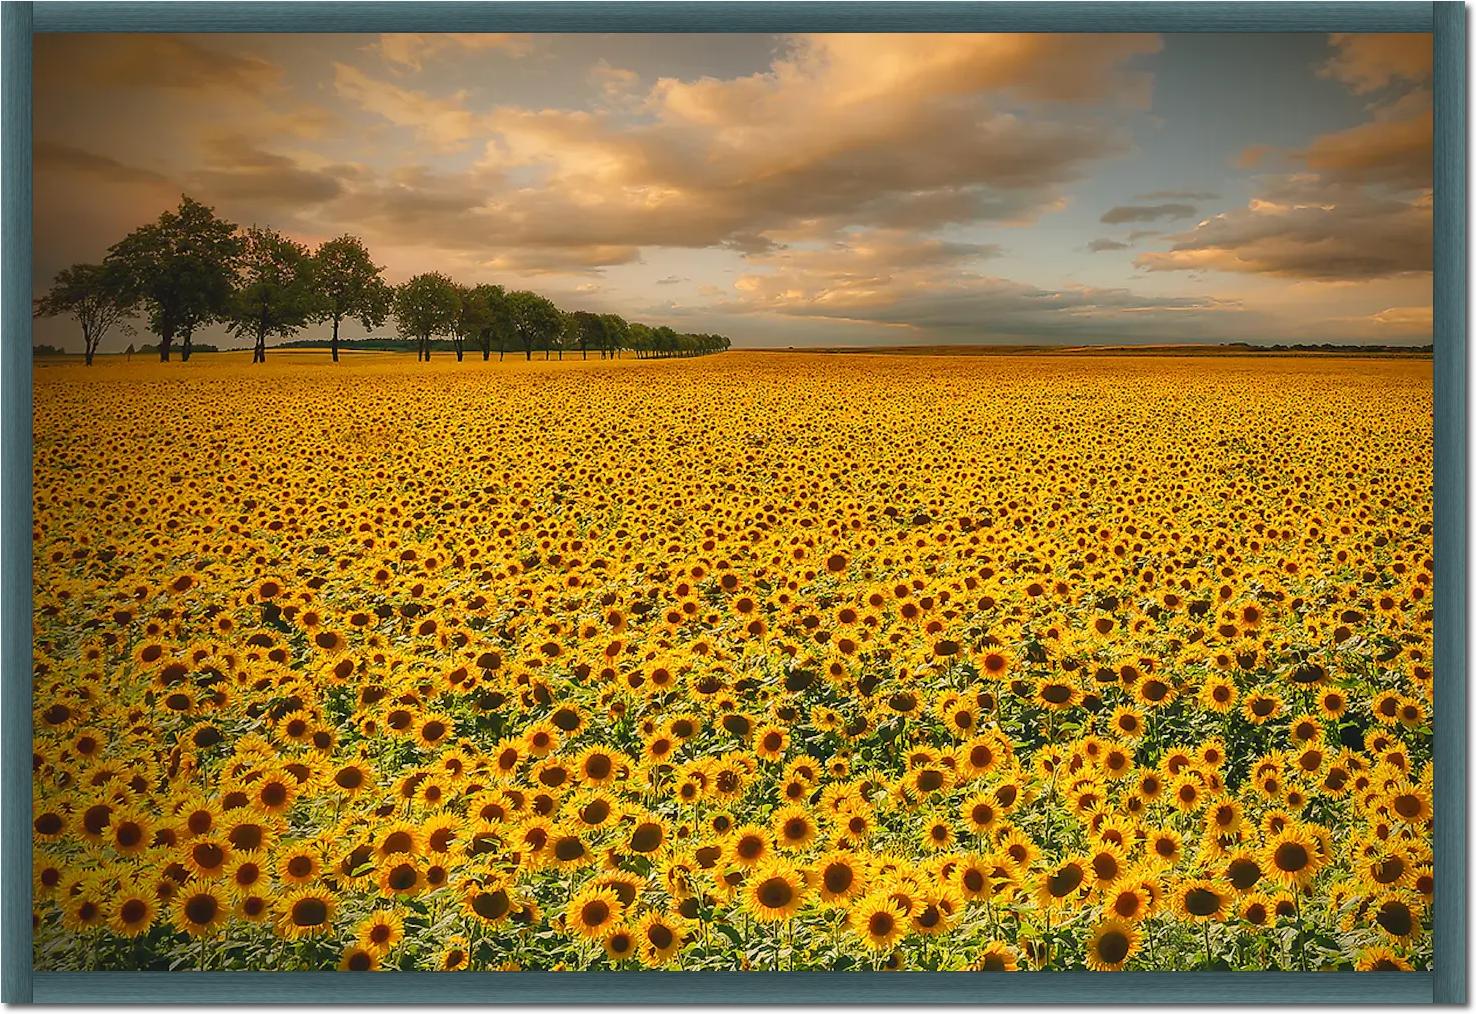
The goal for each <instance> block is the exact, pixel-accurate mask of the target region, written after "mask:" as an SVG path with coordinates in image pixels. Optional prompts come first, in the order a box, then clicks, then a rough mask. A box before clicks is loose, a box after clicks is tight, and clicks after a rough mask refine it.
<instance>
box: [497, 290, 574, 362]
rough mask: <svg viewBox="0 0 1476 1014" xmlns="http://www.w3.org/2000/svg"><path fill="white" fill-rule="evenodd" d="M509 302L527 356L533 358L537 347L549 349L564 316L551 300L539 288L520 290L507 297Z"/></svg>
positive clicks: (513, 324)
mask: <svg viewBox="0 0 1476 1014" xmlns="http://www.w3.org/2000/svg"><path fill="white" fill-rule="evenodd" d="M507 306H508V316H509V319H510V320H511V322H512V332H513V335H514V336H515V337H516V338H517V340H518V344H520V345H521V346H522V347H523V357H524V359H532V358H533V350H534V349H535V348H541V349H547V348H549V347H550V346H552V345H553V344H554V342H555V341H557V340H558V336H559V332H560V331H561V330H562V329H563V326H564V320H563V317H562V315H560V313H559V308H558V307H556V306H554V305H553V303H552V302H550V301H549V300H547V299H544V298H543V297H542V296H540V295H538V293H536V292H527V291H519V292H514V293H512V294H510V295H509V296H508V297H507Z"/></svg>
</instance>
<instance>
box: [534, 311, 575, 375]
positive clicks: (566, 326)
mask: <svg viewBox="0 0 1476 1014" xmlns="http://www.w3.org/2000/svg"><path fill="white" fill-rule="evenodd" d="M578 341H579V319H578V318H577V317H575V316H574V314H572V313H567V312H565V311H564V310H560V311H559V329H558V330H557V331H556V332H554V336H553V340H552V341H550V342H549V343H548V344H547V345H545V346H544V347H543V360H544V362H547V361H548V355H549V353H550V352H552V351H553V350H555V349H557V350H558V353H559V362H563V361H564V350H565V349H572V348H573V347H574V345H575V344H576V343H577V342H578Z"/></svg>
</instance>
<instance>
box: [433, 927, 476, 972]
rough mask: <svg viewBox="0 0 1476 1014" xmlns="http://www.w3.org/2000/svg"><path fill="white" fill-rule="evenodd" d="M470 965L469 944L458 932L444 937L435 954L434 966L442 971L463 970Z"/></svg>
mask: <svg viewBox="0 0 1476 1014" xmlns="http://www.w3.org/2000/svg"><path fill="white" fill-rule="evenodd" d="M470 966H471V945H470V944H469V943H468V942H467V939H466V937H464V936H462V935H461V934H460V933H457V934H455V935H454V936H450V937H447V938H446V942H445V943H444V944H442V945H441V949H440V951H439V952H438V953H437V954H436V964H435V967H436V969H437V970H438V971H442V972H464V971H466V969H467V968H469V967H470Z"/></svg>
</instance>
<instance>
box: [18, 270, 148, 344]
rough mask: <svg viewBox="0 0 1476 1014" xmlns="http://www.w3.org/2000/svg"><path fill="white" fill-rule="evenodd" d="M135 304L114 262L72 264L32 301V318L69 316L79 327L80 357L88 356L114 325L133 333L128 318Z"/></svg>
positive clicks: (135, 297)
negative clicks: (80, 331)
mask: <svg viewBox="0 0 1476 1014" xmlns="http://www.w3.org/2000/svg"><path fill="white" fill-rule="evenodd" d="M137 305H138V296H137V294H136V293H135V292H133V291H132V290H131V286H130V285H129V284H128V279H127V277H126V276H125V275H124V273H123V271H122V270H121V269H120V268H119V266H118V264H117V263H111V264H73V265H72V266H71V267H69V268H63V269H62V270H61V271H60V272H58V274H57V276H56V280H55V281H53V282H52V284H51V291H50V292H48V293H47V294H46V295H44V296H42V297H41V298H40V299H38V300H36V311H35V312H36V316H38V317H57V316H61V315H62V314H71V315H72V316H74V317H76V318H77V323H78V324H80V325H81V326H82V358H83V361H84V362H85V363H86V364H87V365H88V366H91V365H92V357H93V356H94V355H96V354H97V347H98V345H99V344H100V343H101V342H102V340H103V338H105V337H106V336H107V333H108V332H109V331H111V330H112V329H113V328H114V327H115V326H116V327H118V328H119V330H121V331H123V332H124V333H126V334H132V333H133V325H132V324H130V323H128V318H129V317H131V316H132V315H133V312H134V309H135V308H136V307H137Z"/></svg>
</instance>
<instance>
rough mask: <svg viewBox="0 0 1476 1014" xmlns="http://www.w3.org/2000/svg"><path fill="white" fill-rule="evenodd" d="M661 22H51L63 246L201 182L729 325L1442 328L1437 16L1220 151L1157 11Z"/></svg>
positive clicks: (260, 202) (53, 231) (384, 242)
mask: <svg viewBox="0 0 1476 1014" xmlns="http://www.w3.org/2000/svg"><path fill="white" fill-rule="evenodd" d="M654 41H655V40H651V39H649V38H648V39H645V40H644V41H642V40H635V42H634V43H633V44H632V45H629V46H624V45H621V44H617V43H615V42H611V41H609V40H597V39H595V38H594V37H567V36H565V37H557V36H523V35H456V34H428V35H408V34H406V35H401V34H396V35H384V36H368V35H364V36H341V37H328V36H324V37H307V36H281V37H271V36H240V37H231V36H203V35H201V36H168V37H132V36H112V37H101V36H68V37H65V38H63V37H47V38H42V39H39V40H38V43H37V100H38V112H37V137H36V202H37V218H36V221H37V244H36V265H37V272H38V278H49V277H50V276H51V275H52V274H54V273H55V271H56V270H58V269H59V268H60V267H62V266H64V265H65V264H67V263H71V262H74V261H81V260H95V259H96V258H98V257H100V256H101V255H102V253H103V252H104V251H105V250H106V247H107V245H108V244H110V243H111V242H113V241H115V240H116V239H117V238H118V237H119V236H121V235H122V234H123V233H125V232H127V231H128V230H129V229H131V228H133V227H135V226H137V225H138V224H140V223H142V222H144V221H147V220H149V219H151V218H153V217H154V216H156V215H157V214H159V212H161V211H163V210H164V209H165V208H167V207H170V206H172V205H173V204H174V203H176V202H177V201H178V199H179V195H180V194H181V193H182V192H187V193H189V194H191V195H192V196H194V197H196V198H198V199H200V200H203V201H205V202H206V203H207V204H210V205H212V206H214V207H215V208H216V209H217V210H218V212H219V213H220V214H221V215H222V216H224V217H226V218H228V219H230V220H231V221H235V222H239V223H242V224H269V225H272V226H275V227H277V228H279V229H282V230H283V231H285V232H287V233H288V234H290V235H292V236H294V237H296V238H298V239H300V240H302V241H304V242H310V243H312V242H318V241H321V240H322V239H323V238H326V237H329V236H333V235H337V234H340V233H342V232H345V231H349V232H353V233H355V234H357V235H360V236H362V237H363V238H364V239H365V241H366V242H367V243H368V245H369V246H370V249H371V250H373V251H374V254H375V257H376V260H377V261H378V262H380V263H383V264H385V265H386V266H387V269H388V271H389V273H390V276H391V278H392V280H399V279H400V278H403V277H405V276H407V275H409V274H412V273H415V272H417V271H422V270H432V269H434V270H444V271H447V272H450V273H452V274H454V275H455V276H456V277H458V278H459V279H462V280H465V281H483V280H488V281H498V282H503V283H507V284H513V285H518V286H521V285H532V286H533V287H536V288H540V289H542V290H543V291H547V292H549V293H552V294H559V293H562V294H565V295H567V296H568V298H570V299H572V300H576V302H575V303H574V306H575V307H576V308H577V307H580V306H589V307H592V308H597V309H603V308H609V309H612V310H617V311H620V312H630V313H633V314H634V313H641V312H649V313H651V314H652V315H653V319H654V315H655V314H657V313H661V314H668V313H670V314H681V313H688V314H693V315H699V316H700V315H703V314H705V315H707V316H706V317H705V318H703V319H704V323H703V324H702V325H701V327H700V328H699V329H703V330H726V325H724V324H722V323H721V320H722V319H725V315H731V316H732V317H733V318H734V319H742V320H754V319H757V318H758V317H760V316H764V319H765V320H779V321H784V320H788V321H794V322H796V324H797V325H802V326H803V327H805V328H810V329H811V330H810V331H809V332H807V333H813V334H823V333H824V332H823V331H820V330H818V329H819V328H820V327H822V326H823V324H824V322H826V321H835V322H860V323H861V324H865V325H867V326H875V327H878V328H884V329H887V330H888V331H892V330H896V329H903V330H911V331H914V332H916V333H917V334H919V335H922V334H923V333H924V332H926V331H929V330H930V329H931V330H939V331H943V332H946V333H948V334H950V335H957V336H964V335H973V334H978V335H1004V336H1014V337H1015V338H1017V339H1019V340H1027V338H1028V336H1034V337H1035V339H1037V340H1061V341H1067V340H1073V341H1074V340H1112V341H1131V340H1139V339H1144V340H1147V339H1153V340H1194V338H1195V337H1205V338H1217V337H1221V336H1223V337H1226V338H1239V337H1246V336H1251V337H1254V336H1257V335H1260V336H1270V335H1272V334H1275V335H1277V336H1279V337H1285V336H1293V337H1294V336H1295V335H1297V334H1299V333H1301V332H1300V331H1299V330H1298V329H1299V328H1308V329H1312V333H1334V334H1338V335H1349V336H1358V337H1362V338H1367V339H1368V340H1375V339H1376V338H1379V336H1388V335H1395V336H1407V337H1409V338H1418V337H1419V335H1418V328H1419V327H1420V326H1421V324H1420V323H1419V321H1420V318H1419V317H1418V315H1411V314H1404V313H1402V311H1404V310H1409V309H1411V308H1416V309H1417V308H1418V303H1419V301H1420V299H1421V298H1422V297H1421V296H1420V293H1419V291H1418V289H1417V287H1415V288H1411V287H1410V285H1409V284H1406V283H1410V282H1411V280H1414V281H1418V279H1420V278H1422V277H1427V273H1428V271H1429V267H1430V258H1431V251H1430V227H1431V219H1430V203H1429V197H1428V194H1429V190H1430V185H1429V179H1430V167H1431V157H1430V148H1431V141H1430V137H1431V117H1430V99H1429V90H1428V78H1429V65H1428V64H1429V61H1428V50H1429V39H1428V37H1422V38H1420V39H1414V40H1411V39H1410V38H1405V37H1400V38H1393V37H1383V36H1375V37H1365V36H1348V37H1333V38H1332V39H1331V40H1330V41H1329V40H1325V39H1316V40H1309V42H1307V43H1298V47H1299V48H1298V49H1297V52H1298V53H1299V54H1300V55H1299V57H1298V59H1299V60H1300V61H1301V62H1300V63H1299V67H1300V68H1301V71H1300V72H1301V73H1302V74H1303V75H1305V77H1306V78H1307V79H1308V80H1309V82H1310V83H1312V84H1314V85H1315V84H1316V81H1315V78H1316V76H1318V75H1322V76H1324V77H1326V78H1327V79H1329V80H1332V81H1337V82H1339V83H1340V84H1341V85H1342V86H1344V87H1345V88H1346V89H1347V93H1348V94H1349V95H1356V96H1357V98H1356V99H1354V101H1353V108H1360V107H1361V109H1362V113H1361V115H1362V117H1363V120H1362V122H1357V121H1356V120H1354V121H1353V122H1350V118H1351V117H1350V111H1349V107H1348V105H1347V104H1346V103H1345V104H1344V106H1343V107H1342V108H1340V109H1337V110H1335V111H1333V112H1329V113H1328V122H1327V126H1326V129H1323V130H1321V131H1313V132H1308V133H1307V134H1305V135H1304V140H1302V141H1301V142H1300V143H1298V142H1297V141H1296V137H1297V135H1296V134H1288V133H1287V132H1285V131H1282V132H1280V133H1272V132H1269V131H1268V132H1267V135H1266V136H1274V137H1276V138H1277V139H1278V143H1277V144H1274V145H1273V144H1269V143H1265V140H1264V137H1263V136H1257V133H1256V131H1255V130H1254V129H1250V130H1244V131H1242V132H1241V133H1239V134H1238V135H1237V136H1236V137H1235V140H1234V146H1233V147H1227V148H1225V149H1222V150H1219V151H1217V152H1216V153H1215V154H1214V156H1213V158H1212V159H1205V160H1202V161H1201V162H1199V163H1198V164H1197V163H1196V160H1195V159H1194V158H1193V156H1194V155H1195V152H1194V151H1193V150H1191V149H1190V148H1185V149H1183V151H1182V152H1180V151H1178V150H1176V149H1170V153H1171V155H1172V157H1170V158H1168V159H1165V158H1164V157H1163V156H1164V148H1163V141H1162V138H1163V137H1165V136H1168V133H1169V132H1172V131H1173V127H1172V125H1167V131H1165V127H1166V124H1165V122H1164V121H1162V120H1161V119H1160V118H1159V113H1158V110H1157V108H1156V104H1155V88H1157V89H1158V92H1159V95H1160V96H1161V95H1163V94H1165V93H1164V91H1163V85H1162V83H1161V82H1156V81H1155V74H1158V73H1164V72H1165V71H1164V70H1163V68H1164V67H1165V66H1166V65H1167V63H1168V61H1166V59H1163V58H1160V57H1159V55H1158V54H1159V53H1160V51H1161V50H1162V49H1163V47H1164V45H1165V40H1164V39H1161V38H1159V37H1158V36H1153V35H1123V36H1098V35H1086V36H1071V35H1059V34H1040V35H1014V36H1010V35H939V36H928V35H893V36H871V35H860V34H837V35H802V36H785V37H749V38H747V39H745V40H743V41H741V42H739V41H737V40H734V39H733V38H732V37H721V38H719V37H713V38H710V39H708V38H689V37H685V36H683V37H675V36H674V37H671V38H670V39H669V40H663V41H662V44H661V46H659V47H657V50H656V51H657V52H659V53H660V55H659V56H653V50H652V49H651V48H650V47H651V45H652V42H654ZM1174 44H1175V45H1176V44H1178V43H1174ZM1324 46H1326V48H1325V49H1324ZM740 50H741V52H740ZM1329 54H1330V55H1329ZM725 57H726V59H725ZM1177 73H1179V74H1180V75H1183V74H1185V73H1186V71H1184V70H1183V68H1182V67H1180V69H1179V70H1178V71H1177ZM1198 81H1199V79H1198V78H1193V79H1192V81H1191V83H1193V84H1194V87H1200V86H1201V84H1200V83H1198ZM1178 84H1179V85H1180V86H1181V87H1182V86H1183V84H1184V79H1183V78H1182V76H1181V77H1180V78H1179V79H1178ZM1202 86H1203V87H1210V86H1211V85H1210V84H1209V83H1203V85H1202ZM104 87H106V88H108V89H110V90H109V91H108V94H109V95H110V96H113V97H116V101H112V100H110V103H109V104H108V105H107V106H106V107H104V106H103V105H102V104H100V103H98V102H97V101H96V100H95V96H96V95H97V94H99V93H100V89H102V88H104ZM1216 87H1218V85H1216ZM1321 91H1322V92H1324V93H1325V92H1327V91H1328V89H1327V87H1326V86H1325V85H1323V86H1321ZM1266 115H1268V116H1269V115H1271V113H1269V112H1268V113H1267V114H1266ZM1353 115H1355V116H1356V115H1358V114H1356V113H1355V114H1353ZM1307 119H1309V120H1311V121H1313V122H1315V117H1309V118H1307ZM1155 132H1160V133H1158V134H1157V137H1158V138H1159V140H1157V141H1155V140H1154V138H1155ZM1236 152H1240V153H1241V154H1240V155H1239V157H1238V159H1237V155H1236ZM1237 162H1238V165H1237ZM1252 171H1254V172H1256V173H1258V174H1260V175H1256V176H1247V175H1246V173H1248V172H1252ZM1108 181H1110V182H1108ZM1139 191H1142V192H1141V193H1139ZM1221 194H1225V195H1227V196H1226V197H1223V198H1222V197H1221V196H1219V195H1221ZM1247 198H1249V199H1247ZM1117 226H1120V227H1121V228H1120V229H1118V228H1111V227H1117ZM1123 251H1126V253H1123ZM1114 254H1116V255H1115V256H1114ZM1135 254H1136V256H1134V255H1135ZM1099 255H1100V256H1099ZM689 258H690V259H693V260H694V261H698V262H700V263H698V264H694V265H692V266H689V265H688V259H689ZM674 279H675V280H676V281H674ZM1083 279H1090V281H1083ZM1349 282H1357V283H1359V284H1360V285H1362V286H1367V285H1368V284H1369V283H1370V282H1373V283H1374V286H1375V288H1377V290H1378V291H1377V292H1375V291H1373V290H1368V291H1365V290H1363V289H1360V292H1359V296H1358V305H1357V306H1351V307H1344V308H1338V307H1332V308H1324V307H1321V306H1317V307H1315V308H1314V307H1313V303H1315V299H1312V298H1311V297H1308V296H1307V293H1306V291H1304V290H1303V289H1302V288H1301V287H1303V286H1313V287H1317V286H1321V287H1323V288H1326V287H1327V286H1326V283H1340V284H1345V283H1349ZM38 284H39V282H38ZM1276 286H1281V287H1282V288H1280V289H1277V288H1275V287H1276ZM1386 290H1387V291H1386ZM1345 291H1346V288H1345ZM681 300H687V301H688V302H685V303H680V301H681ZM1334 311H1336V312H1334ZM1395 311H1401V312H1400V313H1396V312H1395ZM1379 314H1385V316H1384V317H1383V318H1380V317H1379ZM1294 322H1295V323H1294ZM694 326H696V325H694ZM766 326H767V325H766ZM848 326H850V325H848ZM857 326H859V325H857ZM1073 328H1077V329H1081V328H1086V329H1087V330H1089V331H1090V335H1092V336H1096V337H1095V338H1094V339H1093V338H1091V337H1090V336H1088V337H1085V338H1084V337H1083V336H1082V335H1081V334H1073ZM1135 329H1136V330H1135ZM1318 329H1325V330H1323V331H1319V330H1318ZM1401 329H1402V330H1401ZM1380 340H1381V339H1380Z"/></svg>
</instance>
